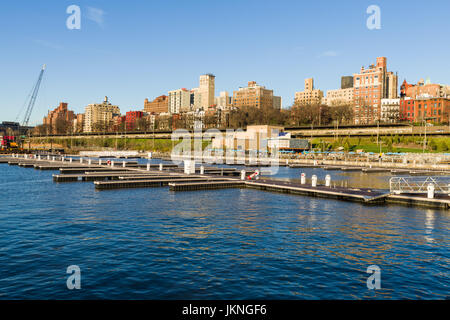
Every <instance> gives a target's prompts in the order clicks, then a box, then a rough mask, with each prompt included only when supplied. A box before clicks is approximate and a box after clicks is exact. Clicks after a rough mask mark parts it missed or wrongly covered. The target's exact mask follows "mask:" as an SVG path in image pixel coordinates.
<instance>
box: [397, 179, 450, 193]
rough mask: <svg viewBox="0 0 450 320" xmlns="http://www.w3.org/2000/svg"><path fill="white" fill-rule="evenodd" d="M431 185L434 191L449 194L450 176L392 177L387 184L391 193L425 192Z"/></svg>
mask: <svg viewBox="0 0 450 320" xmlns="http://www.w3.org/2000/svg"><path fill="white" fill-rule="evenodd" d="M430 184H431V185H433V187H434V192H435V193H444V194H450V177H392V178H391V179H390V180H389V186H390V190H391V192H392V193H396V194H400V193H427V192H428V186H429V185H430Z"/></svg>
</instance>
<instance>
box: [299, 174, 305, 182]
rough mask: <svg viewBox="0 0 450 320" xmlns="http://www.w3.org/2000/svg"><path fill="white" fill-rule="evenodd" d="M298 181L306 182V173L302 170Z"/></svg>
mask: <svg viewBox="0 0 450 320" xmlns="http://www.w3.org/2000/svg"><path fill="white" fill-rule="evenodd" d="M300 183H301V184H306V174H304V173H303V172H302V174H301V175H300Z"/></svg>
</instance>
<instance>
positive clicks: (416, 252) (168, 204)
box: [0, 164, 450, 299]
mask: <svg viewBox="0 0 450 320" xmlns="http://www.w3.org/2000/svg"><path fill="white" fill-rule="evenodd" d="M284 170H289V169H286V168H285V169H284ZM0 172H1V175H0V191H1V202H0V299H7V298H9V299H18V298H26V299H49V298H51V299H54V298H57V299H79V298H88V299H92V298H107V299H136V298H139V299H363V298H376V299H383V298H386V299H392V298H426V299H443V298H446V297H448V296H449V292H450V288H449V285H450V281H449V279H450V277H449V276H450V267H449V265H450V264H449V262H450V250H449V242H450V240H449V238H450V237H449V235H450V232H449V228H450V213H449V212H445V211H435V210H427V209H412V208H406V207H400V206H399V207H397V206H389V207H366V206H362V205H359V204H353V203H347V202H340V201H334V200H326V199H315V198H308V197H301V196H290V195H283V194H276V193H265V192H262V191H256V190H245V189H243V190H239V189H229V190H217V191H216V190H214V191H202V192H186V193H183V192H181V193H173V192H170V191H169V190H168V189H167V188H154V189H126V190H113V191H101V192H97V191H95V190H94V186H93V184H92V183H89V182H86V183H63V184H56V183H53V182H52V179H51V174H52V172H45V171H37V170H34V169H24V168H19V167H15V166H8V165H7V164H0ZM296 174H297V172H296V173H295V175H296ZM373 264H375V265H378V266H379V267H380V268H381V289H380V290H376V291H375V290H368V289H367V286H366V279H367V277H368V276H369V274H367V273H366V269H367V267H368V266H369V265H373ZM69 265H78V266H79V267H80V268H81V290H68V289H67V287H66V279H67V277H68V276H69V275H67V274H66V268H67V267H68V266H69Z"/></svg>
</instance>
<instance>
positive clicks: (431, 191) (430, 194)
mask: <svg viewBox="0 0 450 320" xmlns="http://www.w3.org/2000/svg"><path fill="white" fill-rule="evenodd" d="M427 191H428V194H427V197H428V199H434V184H432V183H429V184H428V187H427Z"/></svg>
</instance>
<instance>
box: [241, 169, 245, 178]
mask: <svg viewBox="0 0 450 320" xmlns="http://www.w3.org/2000/svg"><path fill="white" fill-rule="evenodd" d="M241 180H245V170H241Z"/></svg>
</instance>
